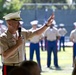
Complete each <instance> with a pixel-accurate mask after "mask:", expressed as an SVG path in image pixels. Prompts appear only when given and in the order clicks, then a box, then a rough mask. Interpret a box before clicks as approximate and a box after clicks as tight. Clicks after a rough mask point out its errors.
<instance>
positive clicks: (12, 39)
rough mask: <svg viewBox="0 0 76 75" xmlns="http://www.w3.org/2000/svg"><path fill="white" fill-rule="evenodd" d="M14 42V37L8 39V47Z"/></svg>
mask: <svg viewBox="0 0 76 75" xmlns="http://www.w3.org/2000/svg"><path fill="white" fill-rule="evenodd" d="M15 44H16V39H14V38H10V39H8V46H9V47H12V46H14V45H15Z"/></svg>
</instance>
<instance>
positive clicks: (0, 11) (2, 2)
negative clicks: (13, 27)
mask: <svg viewBox="0 0 76 75" xmlns="http://www.w3.org/2000/svg"><path fill="white" fill-rule="evenodd" d="M23 3H24V0H21V1H20V0H0V19H3V16H4V15H5V14H7V13H9V12H15V11H18V10H20V9H21V7H22V5H23Z"/></svg>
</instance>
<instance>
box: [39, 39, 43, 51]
mask: <svg viewBox="0 0 76 75" xmlns="http://www.w3.org/2000/svg"><path fill="white" fill-rule="evenodd" d="M40 44H41V50H42V51H43V40H41V41H40Z"/></svg>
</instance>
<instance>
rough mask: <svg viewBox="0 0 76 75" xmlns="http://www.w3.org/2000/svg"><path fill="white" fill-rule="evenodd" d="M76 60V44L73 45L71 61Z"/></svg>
mask: <svg viewBox="0 0 76 75" xmlns="http://www.w3.org/2000/svg"><path fill="white" fill-rule="evenodd" d="M75 58H76V43H74V44H73V61H74V59H75Z"/></svg>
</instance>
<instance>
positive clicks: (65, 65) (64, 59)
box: [0, 47, 73, 75]
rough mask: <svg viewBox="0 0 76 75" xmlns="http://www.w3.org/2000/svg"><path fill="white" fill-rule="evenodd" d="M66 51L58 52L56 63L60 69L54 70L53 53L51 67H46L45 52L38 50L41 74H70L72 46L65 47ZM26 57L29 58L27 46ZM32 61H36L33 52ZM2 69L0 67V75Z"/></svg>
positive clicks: (71, 68)
mask: <svg viewBox="0 0 76 75" xmlns="http://www.w3.org/2000/svg"><path fill="white" fill-rule="evenodd" d="M65 50H66V51H65V52H64V51H62V50H61V52H58V64H59V66H60V67H61V69H60V70H56V69H55V67H54V65H53V54H52V61H51V66H52V68H53V69H49V68H47V67H46V63H47V52H46V51H41V50H40V53H41V54H40V57H41V67H42V72H41V75H71V74H72V70H73V67H72V54H73V53H72V47H66V49H65ZM26 58H27V60H29V48H28V47H26ZM33 60H34V61H36V56H35V53H34V58H33ZM0 64H1V57H0ZM1 73H2V71H1V69H0V75H2V74H1Z"/></svg>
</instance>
